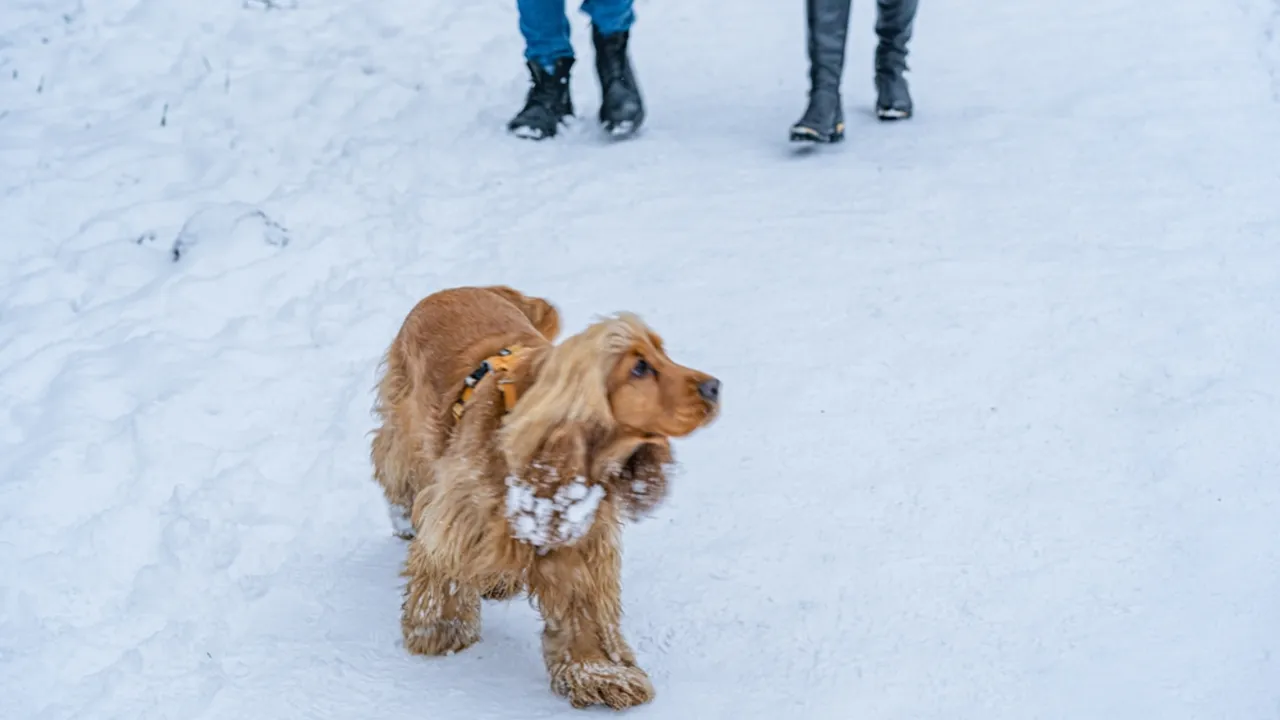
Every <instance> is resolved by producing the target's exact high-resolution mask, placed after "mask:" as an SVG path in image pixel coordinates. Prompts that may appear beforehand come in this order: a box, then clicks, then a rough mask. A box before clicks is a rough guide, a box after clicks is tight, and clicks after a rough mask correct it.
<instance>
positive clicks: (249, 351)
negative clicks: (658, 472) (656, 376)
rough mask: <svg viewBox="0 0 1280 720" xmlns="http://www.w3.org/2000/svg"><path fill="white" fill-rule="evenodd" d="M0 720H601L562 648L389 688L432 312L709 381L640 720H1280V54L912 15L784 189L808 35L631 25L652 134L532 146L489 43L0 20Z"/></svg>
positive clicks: (270, 7)
mask: <svg viewBox="0 0 1280 720" xmlns="http://www.w3.org/2000/svg"><path fill="white" fill-rule="evenodd" d="M2 4H3V10H0V716H2V717H4V718H5V719H6V720H8V719H10V718H12V719H14V720H64V719H65V720H71V719H73V718H74V719H75V720H87V719H93V720H115V719H117V718H119V719H121V720H124V719H128V720H149V719H151V718H157V719H159V718H182V719H183V720H215V719H217V720H222V719H228V718H254V719H256V718H325V719H327V720H356V719H360V720H366V719H367V718H431V719H433V720H434V719H437V718H458V719H477V720H504V719H510V720H529V719H530V718H576V717H586V716H599V715H600V713H601V711H578V710H573V709H572V708H570V707H569V705H568V703H566V702H565V701H564V700H563V699H562V698H559V697H557V696H555V695H554V694H553V693H552V692H551V690H550V688H549V681H548V678H547V675H546V670H545V668H544V666H543V661H542V656H541V650H540V641H539V633H540V624H539V621H538V617H537V614H536V612H535V611H534V610H533V609H532V608H530V607H529V606H528V604H527V603H525V602H523V601H515V602H511V603H506V604H503V603H486V605H485V607H484V629H483V639H482V641H481V642H480V643H479V644H478V645H476V646H475V647H472V648H469V649H468V650H466V651H465V652H462V653H459V654H457V655H455V656H452V657H447V658H424V657H418V656H413V655H410V654H409V653H408V652H406V651H405V650H404V648H403V646H402V638H401V630H400V600H401V598H400V591H401V587H402V578H401V577H400V576H399V571H400V569H401V563H402V561H403V558H404V554H405V542H404V540H402V539H400V538H398V537H396V536H395V535H394V533H393V527H392V523H391V522H390V521H389V520H388V515H387V508H386V503H385V501H384V499H383V497H382V494H381V492H380V491H379V490H378V488H377V486H376V485H375V484H374V482H373V481H372V480H371V477H370V472H371V468H370V462H369V457H368V451H369V445H368V443H369V435H368V433H369V431H370V430H371V429H372V428H373V417H372V414H371V406H372V402H373V384H374V382H375V378H376V371H377V363H378V361H379V359H380V357H381V355H382V353H383V352H384V350H385V349H386V346H387V344H388V343H389V342H390V341H391V339H392V337H393V336H394V334H395V332H396V330H397V328H398V327H399V324H400V322H401V321H402V320H403V319H404V316H405V314H406V313H407V312H408V311H409V309H410V308H411V307H412V306H413V304H414V303H415V302H416V301H417V300H418V299H420V298H421V297H423V296H424V295H426V294H428V293H430V292H432V291H435V290H437V289H440V288H444V287H448V286H453V285H462V284H473V283H497V282H501V283H506V284H510V285H513V286H515V287H518V288H520V289H521V290H524V291H526V292H529V293H532V294H536V295H541V296H545V297H547V298H549V299H551V300H552V301H553V302H555V303H556V304H557V305H558V307H559V308H560V309H561V311H562V314H563V318H564V322H565V327H566V330H567V331H568V332H573V331H576V330H577V329H580V328H582V327H584V326H585V324H586V323H587V322H588V321H589V320H590V319H591V318H593V317H594V316H596V315H599V314H603V313H608V312H612V311H615V310H624V309H625V310H633V311H636V312H637V313H639V314H640V315H642V316H643V317H644V318H645V320H646V321H648V322H649V323H651V324H652V325H653V326H654V328H655V329H656V330H657V331H658V332H659V333H661V334H662V335H663V337H664V339H665V340H666V345H667V348H668V350H669V351H670V352H671V354H672V356H673V357H674V358H675V359H676V360H678V361H680V362H682V363H684V364H688V365H691V366H693V367H696V368H699V369H701V370H705V371H707V372H710V373H712V374H714V375H716V376H717V377H719V378H720V379H722V380H723V381H724V411H723V413H722V416H721V418H720V419H719V421H718V422H717V423H716V424H715V425H714V426H713V427H711V428H709V429H707V430H706V431H704V432H699V433H698V434H695V435H694V436H693V437H691V438H688V439H685V440H681V441H678V442H677V443H676V444H675V448H674V449H675V454H676V457H677V459H678V460H679V461H680V463H681V474H680V476H679V477H678V479H677V480H675V481H673V483H672V485H671V487H670V490H669V493H668V495H667V499H666V501H665V503H663V504H662V505H660V506H659V507H658V508H657V509H656V511H655V512H654V513H653V514H652V515H651V516H650V517H648V518H647V519H645V520H644V521H643V522H639V523H636V524H634V525H632V526H630V527H629V528H628V529H627V531H626V533H625V535H624V538H623V540H624V543H625V559H624V575H623V600H624V604H625V609H626V613H627V614H626V617H625V621H624V626H623V629H624V631H625V633H626V635H627V638H628V639H629V641H630V642H631V644H632V645H633V646H634V648H635V650H636V654H637V658H638V663H639V665H640V666H641V667H643V668H644V669H645V670H646V671H647V672H648V673H649V674H650V676H651V677H652V679H653V682H654V686H655V688H656V690H657V697H656V699H655V700H654V701H653V703H651V704H649V705H646V706H643V707H640V708H637V709H635V710H633V711H630V712H629V715H630V716H634V717H637V718H662V719H667V718H698V719H702V718H733V719H735V720H742V719H752V720H755V719H759V720H772V719H774V718H805V719H818V720H825V719H828V718H829V719H831V720H847V719H848V718H910V719H911V720H944V719H945V720H956V719H957V718H975V719H976V718H981V719H982V720H1029V719H1031V718H1036V719H1044V720H1084V719H1086V718H1087V719H1089V720H1102V719H1104V718H1105V719H1112V718H1114V719H1116V720H1147V719H1155V718H1159V719H1160V720H1192V719H1194V720H1210V719H1219V718H1220V719H1222V720H1276V719H1277V718H1278V717H1280V439H1278V432H1280V200H1277V198H1280V4H1277V1H1276V0H1230V1H1224V0H1170V2H1166V3H1153V2H1150V1H1148V0H1112V1H1111V2H1105V3H1102V2H1077V1H1075V0H1035V2H1028V1H1027V0H985V1H984V2H961V1H960V0H937V1H936V2H926V3H922V7H921V8H920V15H919V19H918V23H917V27H916V32H915V38H914V39H913V41H912V44H911V49H912V54H911V56H910V59H909V62H910V65H911V68H912V72H911V73H910V74H909V75H908V78H909V80H910V81H911V83H912V85H911V87H912V91H913V95H914V97H915V102H916V116H915V117H914V118H912V119H910V120H908V121H906V122H902V123H896V124H881V123H877V122H876V120H875V119H874V117H873V114H872V112H871V105H872V102H873V99H874V98H873V96H872V85H871V52H872V47H873V42H874V33H873V32H872V23H873V19H874V4H873V3H872V2H870V0H857V2H856V8H855V15H854V27H853V30H852V31H851V33H850V47H849V55H848V58H849V59H848V65H849V67H848V70H847V73H846V79H845V93H846V98H845V103H846V110H847V124H848V129H847V140H846V141H845V142H844V143H843V144H841V145H838V146H831V147H822V148H810V149H809V151H807V152H806V151H799V150H797V149H796V148H795V147H794V146H792V145H791V144H789V143H787V142H786V135H787V129H788V127H789V125H790V124H791V123H792V122H793V121H795V120H796V119H797V118H798V117H799V114H800V112H801V111H802V110H803V106H804V101H805V82H806V78H805V59H804V28H803V3H802V2H800V0H789V1H787V2H778V1H777V0H739V1H738V2H734V3H727V2H724V1H723V0H683V1H682V2H652V1H649V0H640V2H638V4H637V15H638V21H637V24H636V28H635V34H634V37H633V41H632V50H633V53H634V60H635V66H636V71H637V73H638V75H639V80H640V85H641V89H642V91H643V92H644V94H645V100H646V102H647V105H648V117H647V120H646V123H645V126H644V128H643V129H642V130H641V132H640V134H639V135H638V136H637V137H634V138H631V139H629V140H626V141H622V142H619V141H616V140H611V139H608V138H604V137H602V133H601V132H599V130H598V129H597V128H596V126H595V124H594V122H593V120H594V112H595V108H596V105H597V103H598V100H599V91H598V88H597V86H596V84H595V80H594V78H593V77H592V70H591V63H590V61H589V60H590V57H591V50H590V43H589V42H588V39H587V37H588V36H587V30H586V25H585V18H584V17H583V16H581V14H577V13H575V14H574V15H573V19H574V36H575V42H576V45H577V47H578V49H579V57H580V59H581V60H582V61H581V62H579V63H578V65H577V66H576V68H575V73H574V86H573V87H574V90H573V91H574V100H575V104H576V106H577V108H578V115H579V121H578V123H577V124H576V125H575V127H574V128H573V129H572V130H570V131H569V132H567V133H565V134H563V135H562V136H561V137H558V138H556V139H555V140H553V141H548V142H530V141H526V140H521V139H518V138H513V137H510V136H509V135H508V134H507V133H506V131H505V128H504V125H505V122H506V120H507V119H508V118H509V117H510V116H511V115H512V114H513V113H514V112H515V111H516V110H517V109H518V108H519V106H520V104H521V102H522V101H523V98H524V92H525V88H526V83H527V77H526V75H525V71H524V68H523V66H522V59H521V50H522V44H521V39H520V37H519V33H518V31H517V19H516V10H515V3H514V2H511V0H472V1H470V2H457V1H446V0H375V1H373V2H337V1H335V0H289V1H288V2H283V1H281V0H260V1H259V0H243V1H242V0H216V1H209V2H175V1H174V0H5V1H4V2H3V3H2Z"/></svg>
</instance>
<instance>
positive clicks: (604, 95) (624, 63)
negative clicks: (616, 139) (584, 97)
mask: <svg viewBox="0 0 1280 720" xmlns="http://www.w3.org/2000/svg"><path fill="white" fill-rule="evenodd" d="M629 37H630V33H628V32H620V33H614V34H613V35H609V36H608V37H605V36H604V35H601V34H600V31H599V30H597V29H596V27H595V26H594V25H592V26H591V42H592V43H594V44H595V46H596V75H597V76H598V77H599V78H600V124H601V125H603V126H604V129H605V130H606V131H607V132H609V133H611V134H614V135H625V134H628V133H633V132H635V131H636V130H638V129H639V128H640V125H641V124H642V123H643V122H644V101H643V100H642V99H641V97H640V86H639V85H638V84H637V83H636V75H635V71H634V70H632V69H631V60H630V58H628V57H627V40H628V39H629Z"/></svg>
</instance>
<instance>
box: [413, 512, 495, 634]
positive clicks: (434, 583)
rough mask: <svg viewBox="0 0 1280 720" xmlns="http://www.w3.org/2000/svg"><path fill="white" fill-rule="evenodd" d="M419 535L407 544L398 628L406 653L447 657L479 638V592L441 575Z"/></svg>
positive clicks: (424, 538)
mask: <svg viewBox="0 0 1280 720" xmlns="http://www.w3.org/2000/svg"><path fill="white" fill-rule="evenodd" d="M426 543H427V538H426V537H424V536H421V535H419V536H418V537H417V538H415V539H414V540H413V541H412V542H411V543H410V545H409V559H408V562H407V563H406V565H405V570H404V575H405V577H407V578H408V583H407V584H406V586H405V590H404V605H403V606H402V607H401V616H400V629H401V630H402V631H403V632H404V644H405V647H407V648H408V649H409V651H410V652H415V653H419V654H422V655H447V654H449V653H454V652H458V651H460V650H464V649H466V648H468V647H470V646H471V645H474V644H475V643H476V641H478V640H479V639H480V592H479V590H477V589H475V588H473V587H470V586H468V585H466V584H464V583H461V582H459V581H458V580H457V579H456V578H453V577H451V576H450V575H449V573H447V572H445V571H444V569H443V568H442V566H441V565H440V563H438V562H436V561H435V560H434V558H433V557H432V554H431V552H430V550H429V549H428V548H427V547H426Z"/></svg>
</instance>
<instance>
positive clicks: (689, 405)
mask: <svg viewBox="0 0 1280 720" xmlns="http://www.w3.org/2000/svg"><path fill="white" fill-rule="evenodd" d="M536 372H537V376H536V379H535V380H534V381H533V383H532V385H531V386H530V387H529V389H528V391H527V392H526V393H525V394H524V395H523V397H521V398H520V400H519V402H518V403H517V404H516V406H515V408H513V409H512V411H511V413H510V414H509V415H508V416H507V418H506V420H505V422H504V426H503V429H502V433H501V438H500V443H501V447H502V451H503V454H504V455H505V456H506V459H507V462H508V465H509V467H511V468H513V469H515V468H527V467H530V466H532V465H534V464H535V463H536V464H540V465H544V466H557V467H558V468H559V469H558V470H557V476H559V477H561V478H562V479H563V480H564V481H566V482H567V481H569V480H570V479H572V478H573V477H582V478H585V479H587V480H589V481H590V482H594V483H601V484H605V485H607V486H608V487H609V489H610V490H611V491H612V494H613V495H614V496H615V498H616V499H617V500H618V501H619V503H620V505H621V506H622V508H623V510H624V511H626V512H628V513H629V514H631V515H639V514H641V513H643V512H645V511H647V510H648V509H650V508H652V507H653V506H654V505H656V504H657V503H658V502H659V501H660V500H661V498H662V495H663V494H664V490H665V485H666V474H665V468H666V467H667V466H669V465H670V464H671V462H672V457H671V448H670V443H669V440H670V439H671V438H676V437H684V436H687V435H689V434H691V433H693V432H694V431H695V430H697V429H698V428H701V427H704V426H706V425H709V424H710V423H711V422H713V421H714V420H715V418H716V416H717V415H718V412H719V408H720V381H719V380H717V379H716V378H714V377H712V376H711V375H708V374H707V373H704V372H701V371H699V370H695V369H693V368H689V367H686V366H684V365H681V364H679V363H677V362H675V361H674V360H672V359H671V357H670V356H669V355H667V352H666V349H665V348H664V346H663V342H662V338H661V337H659V336H658V334H657V333H655V332H654V331H653V330H652V329H650V328H649V327H648V326H647V325H646V324H645V323H644V322H643V321H642V320H641V319H640V318H639V317H637V316H635V315H633V314H630V313H620V314H618V315H615V316H613V317H609V318H606V319H604V320H601V321H599V322H596V323H594V324H592V325H591V326H589V327H588V328H587V329H586V330H584V331H582V332H581V333H579V334H577V335H574V336H572V337H570V338H567V339H566V340H565V341H564V342H562V343H561V344H560V345H557V346H555V347H554V348H551V349H550V350H549V351H548V353H547V356H546V357H545V358H544V359H543V360H542V362H541V363H540V364H539V367H538V369H537V371H536Z"/></svg>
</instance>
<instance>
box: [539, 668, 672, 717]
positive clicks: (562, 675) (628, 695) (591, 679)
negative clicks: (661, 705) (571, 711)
mask: <svg viewBox="0 0 1280 720" xmlns="http://www.w3.org/2000/svg"><path fill="white" fill-rule="evenodd" d="M551 689H552V690H553V691H555V692H556V693H557V694H558V695H563V696H564V697H566V698H568V699H569V703H570V704H572V705H573V706H574V707H575V708H584V707H588V706H590V705H606V706H608V707H610V708H613V709H614V710H623V709H625V708H629V707H634V706H636V705H643V704H645V703H647V702H649V701H650V700H652V699H653V694H654V693H653V683H651V682H649V676H648V675H647V674H645V671H643V670H641V669H640V668H638V667H634V666H631V665H620V664H613V663H603V662H588V663H565V664H564V665H560V666H558V667H557V668H556V669H555V670H554V671H552V673H551Z"/></svg>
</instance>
